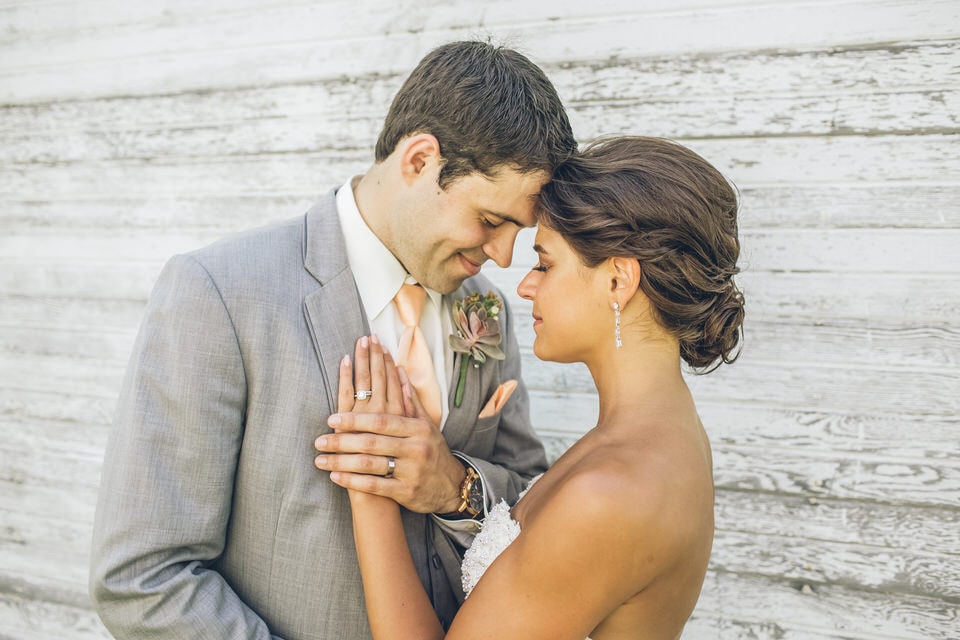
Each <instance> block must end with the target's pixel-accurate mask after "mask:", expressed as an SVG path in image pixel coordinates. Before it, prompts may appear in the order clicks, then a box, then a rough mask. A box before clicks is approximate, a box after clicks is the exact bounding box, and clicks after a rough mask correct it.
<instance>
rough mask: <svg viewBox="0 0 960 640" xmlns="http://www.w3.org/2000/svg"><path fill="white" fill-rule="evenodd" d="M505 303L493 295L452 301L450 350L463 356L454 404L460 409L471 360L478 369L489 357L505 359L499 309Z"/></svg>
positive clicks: (477, 294)
mask: <svg viewBox="0 0 960 640" xmlns="http://www.w3.org/2000/svg"><path fill="white" fill-rule="evenodd" d="M501 309H503V300H501V299H500V296H498V295H497V294H495V293H493V292H490V293H487V294H486V295H480V294H479V293H472V294H470V295H469V296H467V297H466V298H464V299H463V300H454V302H453V326H454V328H455V329H456V331H455V332H454V333H451V334H450V348H451V349H453V350H454V351H456V352H457V353H462V354H463V357H462V358H460V377H459V378H458V379H457V392H456V394H455V395H454V397H453V403H454V404H455V405H456V406H458V407H459V406H460V404H461V403H462V402H463V383H464V381H465V380H466V379H467V366H468V364H469V362H470V361H471V360H473V361H474V365H473V366H475V367H479V366H480V364H481V363H483V362H486V361H487V358H493V359H494V360H503V358H504V357H505V356H504V353H503V350H502V349H501V348H500V319H499V318H500V310H501Z"/></svg>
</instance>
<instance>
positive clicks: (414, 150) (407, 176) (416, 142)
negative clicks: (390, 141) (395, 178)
mask: <svg viewBox="0 0 960 640" xmlns="http://www.w3.org/2000/svg"><path fill="white" fill-rule="evenodd" d="M399 146H400V149H399V150H400V174H401V176H402V177H403V180H404V182H406V183H407V184H408V185H409V184H412V183H413V182H415V181H416V180H419V179H421V178H423V177H431V178H432V180H433V181H436V180H437V178H438V176H439V174H440V166H441V164H442V162H441V157H440V142H439V141H438V140H437V139H436V137H435V136H434V135H433V134H430V133H415V134H413V135H412V136H409V137H407V138H404V139H403V140H401V141H400V145H399Z"/></svg>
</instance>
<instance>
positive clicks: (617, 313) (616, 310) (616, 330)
mask: <svg viewBox="0 0 960 640" xmlns="http://www.w3.org/2000/svg"><path fill="white" fill-rule="evenodd" d="M613 319H614V321H615V322H616V325H615V326H614V330H613V336H614V338H616V339H617V349H620V348H622V347H623V341H622V340H621V339H620V303H619V302H614V303H613Z"/></svg>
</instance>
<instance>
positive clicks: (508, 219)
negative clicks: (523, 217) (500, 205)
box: [484, 209, 532, 229]
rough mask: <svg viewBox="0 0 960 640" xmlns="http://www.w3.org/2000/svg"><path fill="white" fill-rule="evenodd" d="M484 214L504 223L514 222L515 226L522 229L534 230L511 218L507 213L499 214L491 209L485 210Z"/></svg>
mask: <svg viewBox="0 0 960 640" xmlns="http://www.w3.org/2000/svg"><path fill="white" fill-rule="evenodd" d="M484 213H486V214H487V215H490V216H493V217H494V218H500V220H501V221H502V222H512V223H513V224H515V225H517V226H518V227H520V228H521V229H529V228H532V227H528V226H527V225H525V224H523V223H522V222H520V221H519V220H517V219H516V218H514V217H513V216H510V215H508V214H506V213H497V212H496V211H491V210H490V209H486V210H484Z"/></svg>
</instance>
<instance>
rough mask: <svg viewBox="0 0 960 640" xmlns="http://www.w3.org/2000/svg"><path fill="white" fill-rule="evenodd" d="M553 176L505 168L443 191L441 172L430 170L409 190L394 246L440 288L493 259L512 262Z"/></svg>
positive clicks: (414, 271) (426, 281)
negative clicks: (520, 236)
mask: <svg viewBox="0 0 960 640" xmlns="http://www.w3.org/2000/svg"><path fill="white" fill-rule="evenodd" d="M547 178H548V176H547V175H546V173H543V172H536V173H526V174H524V173H520V172H518V171H516V170H514V169H508V168H505V167H504V168H501V169H500V170H499V171H497V173H496V174H495V175H494V177H493V178H487V177H486V176H483V175H481V174H470V175H468V176H465V177H462V178H458V179H457V180H455V181H454V182H453V183H452V184H450V185H448V186H447V188H446V190H443V189H441V188H440V187H439V186H438V184H437V172H436V171H433V172H430V171H428V172H426V173H425V175H423V176H421V178H420V179H419V180H418V181H417V184H415V185H413V187H412V188H411V191H410V193H409V194H408V198H407V199H406V202H407V206H406V207H404V208H405V209H406V215H404V216H403V225H404V226H403V228H400V229H395V231H394V234H393V240H394V241H393V243H392V244H393V246H392V247H391V250H392V251H393V253H394V255H396V257H397V259H399V260H400V262H401V263H402V264H403V265H404V266H405V267H406V268H407V270H408V271H409V272H410V274H411V275H413V277H414V278H416V279H417V281H419V282H420V283H421V284H423V285H424V286H426V287H428V288H430V289H434V290H435V291H439V292H440V293H450V292H451V291H453V290H455V289H456V288H457V287H459V286H460V285H461V284H462V283H463V281H464V280H466V279H467V278H469V277H470V276H474V275H476V274H477V273H479V272H480V266H481V265H482V264H483V263H484V262H486V260H487V259H491V260H493V261H494V262H496V263H497V264H498V265H500V266H501V267H508V266H510V261H511V260H512V258H513V245H514V241H515V240H516V238H517V232H519V231H520V229H522V228H523V227H532V226H533V225H534V224H535V222H536V218H535V216H534V205H535V204H536V197H537V194H539V193H540V188H541V187H542V186H543V185H544V184H545V183H546V182H547Z"/></svg>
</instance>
